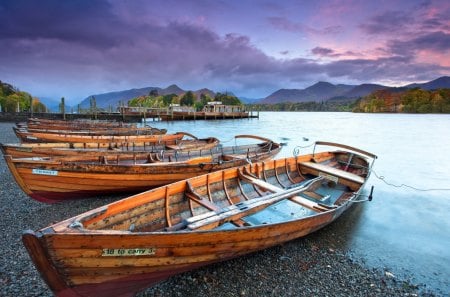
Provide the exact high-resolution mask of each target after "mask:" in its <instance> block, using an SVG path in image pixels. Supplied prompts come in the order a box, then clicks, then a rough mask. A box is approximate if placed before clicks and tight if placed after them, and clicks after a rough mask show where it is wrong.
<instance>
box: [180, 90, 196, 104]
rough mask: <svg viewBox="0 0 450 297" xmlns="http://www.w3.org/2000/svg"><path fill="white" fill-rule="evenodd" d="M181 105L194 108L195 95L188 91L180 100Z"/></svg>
mask: <svg viewBox="0 0 450 297" xmlns="http://www.w3.org/2000/svg"><path fill="white" fill-rule="evenodd" d="M180 104H181V105H187V106H192V105H194V93H192V91H187V92H186V94H184V95H183V97H181V99H180Z"/></svg>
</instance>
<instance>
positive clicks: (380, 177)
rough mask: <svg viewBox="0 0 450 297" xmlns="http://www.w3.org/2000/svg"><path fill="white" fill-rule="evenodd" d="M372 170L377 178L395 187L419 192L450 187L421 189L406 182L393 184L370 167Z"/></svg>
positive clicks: (448, 189)
mask: <svg viewBox="0 0 450 297" xmlns="http://www.w3.org/2000/svg"><path fill="white" fill-rule="evenodd" d="M372 172H373V174H375V176H376V177H377V178H378V179H379V180H381V181H383V182H384V183H385V184H386V185H388V186H391V187H395V188H402V187H405V188H410V189H413V190H416V191H420V192H429V191H450V188H434V189H433V188H431V189H421V188H416V187H413V186H409V185H406V184H401V185H395V184H392V183H390V182H387V181H386V180H385V177H384V176H383V175H378V174H377V173H376V172H375V170H373V169H372Z"/></svg>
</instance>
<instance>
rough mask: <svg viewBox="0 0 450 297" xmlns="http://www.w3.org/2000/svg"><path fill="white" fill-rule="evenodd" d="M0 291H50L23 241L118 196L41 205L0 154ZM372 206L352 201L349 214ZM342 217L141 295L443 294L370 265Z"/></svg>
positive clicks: (2, 132) (3, 130) (3, 133)
mask: <svg viewBox="0 0 450 297" xmlns="http://www.w3.org/2000/svg"><path fill="white" fill-rule="evenodd" d="M13 126H14V123H0V142H1V143H16V142H18V139H17V137H16V136H15V135H14V132H13V130H12V127H13ZM0 185H1V186H0V197H1V199H2V203H1V206H0V209H1V215H0V228H1V229H0V230H2V233H3V236H2V238H3V239H2V240H1V241H0V250H1V251H2V256H1V257H0V296H53V295H52V293H51V291H50V290H49V289H48V287H47V285H46V284H45V282H44V281H43V280H42V279H41V277H40V275H39V273H38V271H37V270H36V269H35V267H34V265H33V263H32V262H31V260H30V259H29V256H28V254H27V252H26V250H25V248H24V246H23V245H22V242H21V235H22V232H23V231H24V230H27V229H31V230H37V229H40V228H43V227H46V226H48V225H50V224H52V223H54V222H58V221H60V220H63V219H67V218H69V217H72V216H74V215H77V214H79V213H82V212H85V211H87V210H90V209H92V208H95V207H99V206H102V205H104V204H107V203H110V202H113V201H116V200H117V199H120V198H122V197H123V196H122V197H101V198H93V199H81V200H75V201H70V202H65V203H60V204H52V205H50V204H44V203H40V202H37V201H34V200H32V199H31V198H29V197H28V196H27V195H26V194H24V193H23V192H22V190H21V189H20V188H19V186H18V185H17V184H16V182H15V180H14V179H13V177H12V175H11V174H10V172H9V169H8V167H7V166H6V163H5V160H4V159H3V158H1V159H0ZM362 207H370V205H363V204H358V205H355V206H354V207H353V208H352V209H350V210H349V212H355V211H356V212H357V211H358V210H359V208H362ZM347 215H349V214H347V213H346V214H344V215H343V217H342V218H340V219H339V220H337V221H336V222H335V223H333V224H331V225H330V226H328V227H326V228H324V229H322V230H319V231H318V232H315V233H313V234H311V235H309V236H306V237H304V238H299V239H297V240H293V241H291V242H288V243H286V244H283V245H279V246H276V247H273V248H270V249H267V250H264V251H260V252H257V253H253V254H250V255H248V256H245V257H241V258H237V259H234V260H230V261H226V262H221V263H217V264H214V265H210V266H206V267H204V268H201V269H197V270H194V271H191V272H187V273H183V274H180V275H177V276H174V277H172V278H170V279H168V280H167V281H164V282H162V283H160V284H158V285H156V286H153V287H152V288H149V289H147V290H146V291H143V292H141V293H139V294H138V296H140V297H143V296H196V297H198V296H446V295H444V294H442V292H434V291H430V290H429V289H428V288H426V285H424V284H414V283H412V282H411V281H410V280H408V279H403V278H401V277H400V276H396V275H393V274H392V273H390V272H389V270H388V269H386V268H380V267H378V268H373V267H367V266H366V265H365V264H364V261H363V259H355V258H354V257H352V256H351V250H347V249H346V248H345V246H346V245H345V241H346V224H348V220H345V218H344V217H345V216H347Z"/></svg>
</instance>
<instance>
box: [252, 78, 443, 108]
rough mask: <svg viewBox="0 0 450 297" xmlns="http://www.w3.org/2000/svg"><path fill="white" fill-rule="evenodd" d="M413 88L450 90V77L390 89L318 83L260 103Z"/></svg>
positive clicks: (351, 96)
mask: <svg viewBox="0 0 450 297" xmlns="http://www.w3.org/2000/svg"><path fill="white" fill-rule="evenodd" d="M411 88H422V89H425V90H434V89H442V88H450V77H449V76H442V77H439V78H437V79H435V80H432V81H429V82H426V83H421V84H418V83H415V84H409V85H406V86H402V87H388V86H384V85H378V84H360V85H356V86H355V85H333V84H331V83H328V82H318V83H316V84H314V85H312V86H310V87H308V88H306V89H280V90H278V91H275V92H273V93H272V94H270V95H269V96H267V97H266V98H264V99H262V100H261V101H259V102H258V103H263V104H275V103H280V102H312V101H314V102H321V101H328V100H331V99H333V100H336V99H337V100H349V99H352V100H354V99H357V98H360V97H364V96H367V95H369V94H370V93H372V92H374V91H378V90H382V89H389V90H391V91H395V92H401V91H404V90H406V89H411Z"/></svg>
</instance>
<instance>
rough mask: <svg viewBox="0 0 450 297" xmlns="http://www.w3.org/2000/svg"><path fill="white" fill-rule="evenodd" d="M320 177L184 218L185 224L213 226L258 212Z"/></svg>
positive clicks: (297, 191)
mask: <svg viewBox="0 0 450 297" xmlns="http://www.w3.org/2000/svg"><path fill="white" fill-rule="evenodd" d="M322 179H323V177H316V178H314V179H312V180H310V181H308V182H307V183H306V184H303V185H302V186H299V187H295V188H291V189H288V190H285V191H283V192H278V193H273V194H270V195H267V196H264V197H261V198H255V199H252V200H249V201H244V202H241V203H238V204H234V205H230V206H228V207H225V208H223V209H221V210H219V211H211V212H207V213H205V214H202V215H198V216H194V217H191V218H188V219H186V220H185V224H186V226H187V228H189V229H190V230H202V229H209V228H214V227H216V226H218V225H220V224H222V223H224V222H226V221H231V220H236V219H239V218H242V217H244V216H247V215H250V214H252V213H255V212H258V211H260V210H262V209H264V208H266V207H268V206H270V205H272V204H274V203H276V202H278V201H280V200H283V199H287V198H289V197H292V196H294V195H295V194H298V193H301V192H304V191H307V190H308V189H309V188H310V187H312V186H313V185H314V184H316V183H318V182H321V181H322Z"/></svg>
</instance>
